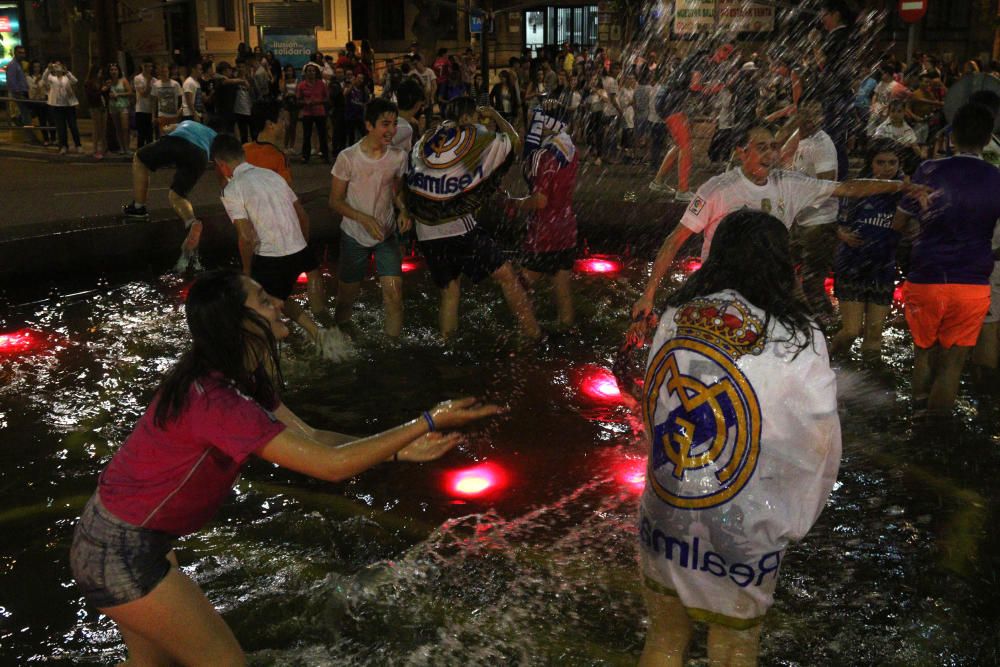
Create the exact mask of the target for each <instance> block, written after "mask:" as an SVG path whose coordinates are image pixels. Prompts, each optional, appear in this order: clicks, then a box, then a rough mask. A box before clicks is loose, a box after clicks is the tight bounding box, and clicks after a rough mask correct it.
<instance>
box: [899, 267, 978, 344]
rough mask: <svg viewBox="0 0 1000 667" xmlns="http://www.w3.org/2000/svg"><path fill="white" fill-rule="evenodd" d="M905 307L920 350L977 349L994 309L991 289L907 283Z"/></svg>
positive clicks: (908, 322)
mask: <svg viewBox="0 0 1000 667" xmlns="http://www.w3.org/2000/svg"><path fill="white" fill-rule="evenodd" d="M903 305H904V308H905V310H906V323H907V324H908V325H910V333H911V334H913V343H914V344H915V345H916V346H917V347H920V348H924V349H927V348H930V347H933V346H935V345H940V346H941V347H945V348H948V347H951V346H952V345H961V346H963V347H975V345H976V339H977V338H978V337H979V330H980V329H981V328H982V326H983V318H985V317H986V312H987V311H988V310H989V309H990V286H989V285H954V284H944V285H941V284H923V283H911V282H906V283H904V284H903Z"/></svg>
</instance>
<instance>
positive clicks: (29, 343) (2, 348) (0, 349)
mask: <svg viewBox="0 0 1000 667" xmlns="http://www.w3.org/2000/svg"><path fill="white" fill-rule="evenodd" d="M44 345H45V340H44V339H43V338H42V337H41V336H40V335H39V334H38V332H36V331H32V330H31V329H19V330H17V331H11V332H9V333H0V356H7V355H10V356H13V355H16V354H27V353H28V352H34V351H35V350H39V349H41V348H42V347H44Z"/></svg>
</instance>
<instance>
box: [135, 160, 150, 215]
mask: <svg viewBox="0 0 1000 667" xmlns="http://www.w3.org/2000/svg"><path fill="white" fill-rule="evenodd" d="M148 196H149V169H147V168H146V165H144V164H143V163H142V162H141V161H140V160H139V156H138V155H136V156H134V157H133V158H132V198H133V199H134V200H135V203H136V204H138V205H139V206H145V205H146V197H148Z"/></svg>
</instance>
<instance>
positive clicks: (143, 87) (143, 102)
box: [132, 74, 155, 113]
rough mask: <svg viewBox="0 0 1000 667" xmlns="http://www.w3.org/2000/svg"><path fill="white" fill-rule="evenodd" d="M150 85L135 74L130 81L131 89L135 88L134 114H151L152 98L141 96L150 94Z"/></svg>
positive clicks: (144, 78) (149, 82)
mask: <svg viewBox="0 0 1000 667" xmlns="http://www.w3.org/2000/svg"><path fill="white" fill-rule="evenodd" d="M153 81H155V79H154V80H153ZM152 85H153V82H152V81H150V80H149V79H147V78H146V77H145V76H143V75H142V74H136V75H135V78H134V79H132V87H133V88H135V111H136V113H153V96H152V95H149V96H148V97H143V96H142V94H141V93H145V92H147V91H149V92H152Z"/></svg>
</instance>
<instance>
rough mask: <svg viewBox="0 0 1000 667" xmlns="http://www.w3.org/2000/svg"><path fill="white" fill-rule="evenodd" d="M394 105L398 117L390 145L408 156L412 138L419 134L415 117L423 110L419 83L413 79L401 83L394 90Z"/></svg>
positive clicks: (422, 93)
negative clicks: (397, 111) (397, 109)
mask: <svg viewBox="0 0 1000 667" xmlns="http://www.w3.org/2000/svg"><path fill="white" fill-rule="evenodd" d="M396 105H397V107H398V108H399V115H398V116H397V117H396V134H395V135H393V137H392V145H393V146H395V147H396V148H400V149H402V150H403V151H404V152H405V153H406V154H407V155H409V154H410V149H411V148H413V141H414V137H416V136H417V135H419V134H420V125H419V123H418V121H417V116H419V115H420V112H421V111H422V110H423V108H424V88H423V86H421V85H420V82H419V81H416V80H415V79H406V80H404V81H401V82H400V84H399V86H398V88H397V89H396Z"/></svg>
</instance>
